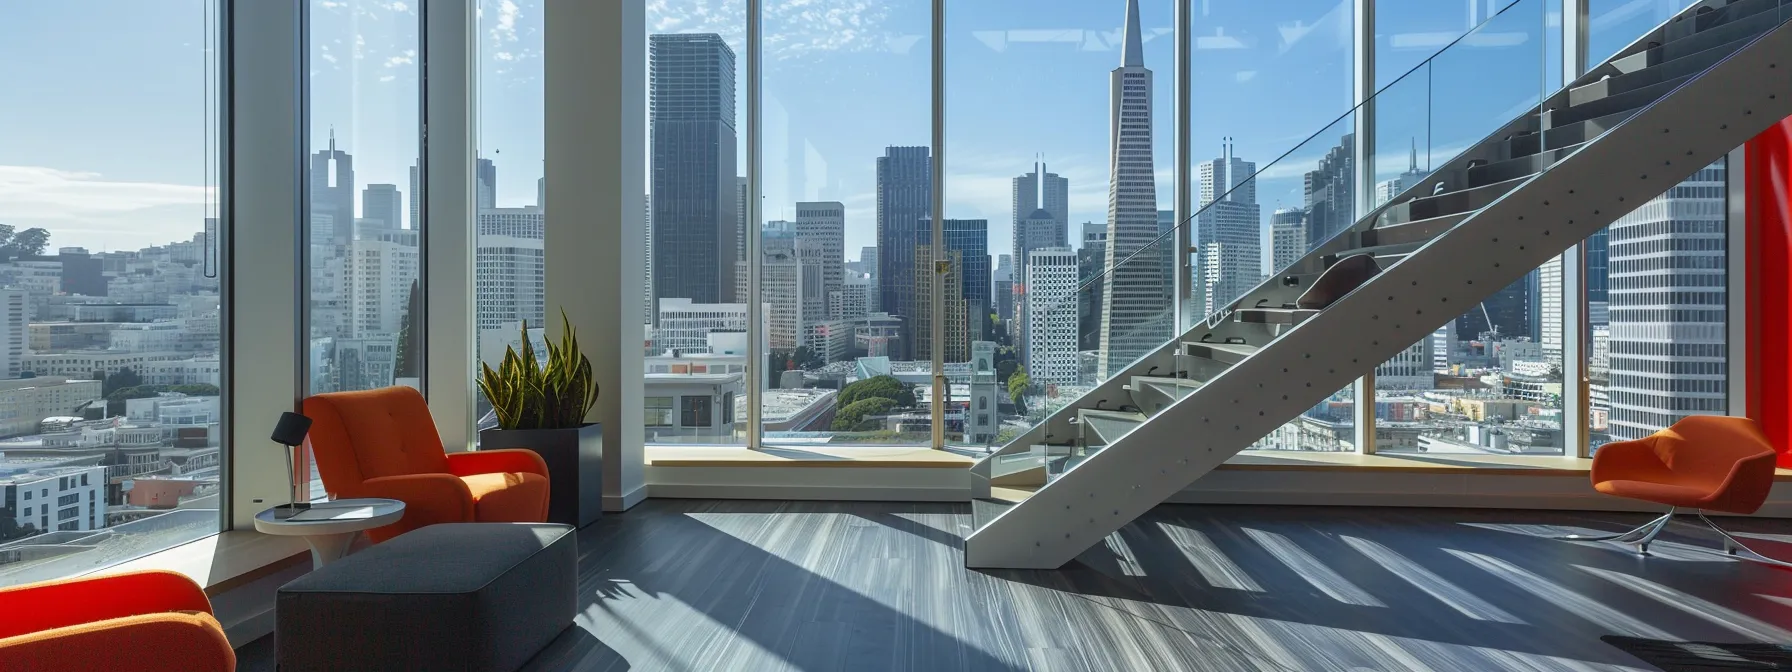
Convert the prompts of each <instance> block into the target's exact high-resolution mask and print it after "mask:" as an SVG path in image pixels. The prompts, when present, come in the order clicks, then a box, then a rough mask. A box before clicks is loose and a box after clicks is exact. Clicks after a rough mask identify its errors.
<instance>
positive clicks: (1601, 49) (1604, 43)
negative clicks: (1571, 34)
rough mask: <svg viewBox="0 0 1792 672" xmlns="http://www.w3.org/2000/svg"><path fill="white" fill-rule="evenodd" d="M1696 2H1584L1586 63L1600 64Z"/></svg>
mask: <svg viewBox="0 0 1792 672" xmlns="http://www.w3.org/2000/svg"><path fill="white" fill-rule="evenodd" d="M1696 1H1697V0H1587V62H1588V63H1604V62H1605V60H1606V59H1608V58H1611V57H1612V56H1613V55H1615V54H1617V53H1618V52H1619V51H1620V50H1622V49H1623V48H1624V47H1626V46H1629V45H1630V43H1632V42H1635V41H1636V40H1637V38H1639V37H1642V36H1643V34H1644V33H1647V32H1649V31H1650V30H1654V29H1655V27H1656V26H1659V25H1661V24H1662V23H1663V22H1665V21H1667V20H1668V19H1671V18H1674V15H1675V14H1679V13H1680V10H1683V9H1686V8H1687V7H1690V6H1692V4H1693V3H1694V2H1696Z"/></svg>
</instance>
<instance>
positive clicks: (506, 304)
mask: <svg viewBox="0 0 1792 672" xmlns="http://www.w3.org/2000/svg"><path fill="white" fill-rule="evenodd" d="M478 222H479V229H478V237H477V238H476V239H475V240H476V242H475V248H474V252H473V259H474V267H475V268H477V269H478V272H477V273H476V274H474V276H473V308H474V319H475V323H476V324H477V325H478V328H479V331H481V332H484V331H489V330H495V329H507V328H513V327H514V325H515V323H516V322H518V321H522V320H527V321H528V323H529V325H530V326H532V327H535V326H546V325H545V324H544V322H545V320H546V318H547V310H546V306H547V302H546V289H547V288H546V273H547V265H546V258H545V257H544V256H543V255H544V254H545V248H544V244H543V243H544V238H545V228H546V217H545V216H544V215H543V214H542V212H541V209H540V208H533V207H529V208H486V209H484V210H482V211H480V213H479V218H478Z"/></svg>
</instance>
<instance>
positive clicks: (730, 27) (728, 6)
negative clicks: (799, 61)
mask: <svg viewBox="0 0 1792 672" xmlns="http://www.w3.org/2000/svg"><path fill="white" fill-rule="evenodd" d="M768 4H769V6H767V7H766V8H765V9H764V12H765V16H764V19H763V20H764V26H765V44H764V45H763V48H764V50H765V57H766V58H767V59H771V60H783V59H792V58H801V57H804V56H807V55H810V54H816V53H832V52H855V51H892V52H898V53H903V52H906V51H907V50H908V49H910V48H911V47H913V46H914V45H915V44H916V43H917V42H918V41H919V40H920V39H921V37H922V36H920V35H913V34H906V33H901V32H898V31H894V30H890V29H889V28H888V27H887V26H886V24H887V22H888V20H889V18H890V13H891V10H890V6H889V4H888V3H887V2H886V1H885V0H784V1H781V2H776V3H768ZM647 26H648V32H650V33H715V34H718V35H721V36H722V39H723V40H724V41H726V42H727V43H728V44H729V45H730V46H733V47H735V48H736V49H744V48H745V46H746V5H745V3H744V2H743V1H742V0H648V3H647Z"/></svg>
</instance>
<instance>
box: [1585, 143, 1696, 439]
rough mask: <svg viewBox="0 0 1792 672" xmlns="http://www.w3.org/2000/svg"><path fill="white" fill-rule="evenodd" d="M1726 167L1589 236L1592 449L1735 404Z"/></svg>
mask: <svg viewBox="0 0 1792 672" xmlns="http://www.w3.org/2000/svg"><path fill="white" fill-rule="evenodd" d="M1726 168H1727V162H1726V161H1718V162H1717V163H1714V164H1711V166H1709V167H1707V168H1705V169H1703V170H1700V171H1699V172H1698V173H1697V174H1696V175H1694V176H1693V177H1692V178H1690V179H1688V180H1686V181H1685V182H1681V183H1680V184H1679V186H1676V187H1674V188H1673V189H1670V190H1668V192H1667V193H1665V194H1662V195H1661V196H1659V197H1657V198H1655V199H1653V200H1650V201H1649V202H1648V203H1646V204H1644V205H1643V206H1642V207H1640V208H1637V209H1636V210H1635V211H1633V212H1631V213H1630V214H1627V215H1625V216H1623V217H1622V218H1619V219H1618V221H1617V222H1616V223H1614V224H1612V225H1611V226H1609V227H1607V228H1606V230H1605V231H1604V232H1602V233H1600V234H1597V235H1595V236H1594V238H1593V239H1591V240H1589V241H1588V245H1587V248H1588V251H1587V256H1588V261H1587V276H1588V278H1587V290H1588V291H1587V300H1588V302H1589V305H1588V311H1587V312H1588V313H1589V314H1590V315H1591V316H1592V317H1591V319H1590V320H1589V323H1590V325H1589V326H1590V328H1591V331H1592V334H1591V336H1592V345H1591V357H1590V361H1591V364H1590V369H1591V371H1590V373H1591V378H1592V383H1591V385H1590V387H1591V390H1590V394H1589V396H1590V397H1591V401H1592V403H1591V407H1592V410H1591V416H1590V418H1589V420H1590V422H1589V424H1590V425H1591V426H1590V429H1591V432H1590V443H1591V445H1592V446H1593V447H1594V448H1595V449H1597V448H1598V446H1599V445H1601V444H1604V443H1606V442H1608V441H1622V440H1626V439H1639V438H1642V437H1645V436H1648V435H1650V434H1653V433H1654V432H1656V431H1657V430H1660V429H1662V428H1665V427H1667V426H1669V425H1672V424H1674V422H1675V421H1677V420H1679V419H1681V418H1684V417H1687V416H1689V415H1723V414H1725V413H1726V412H1728V410H1729V396H1728V390H1729V377H1728V371H1729V364H1728V356H1727V355H1728V352H1729V342H1728V334H1729V328H1728V320H1729V315H1728V314H1727V311H1726V307H1727V306H1728V298H1727V290H1726V287H1727V286H1728V284H1729V281H1730V278H1729V277H1728V272H1727V271H1728V268H1729V266H1728V261H1729V260H1728V259H1727V254H1726V246H1727V242H1726V239H1725V231H1726V228H1727V219H1726V218H1727V213H1728V210H1729V206H1728V201H1727V194H1728V186H1727V184H1726V180H1727V176H1726V172H1727V170H1726ZM1601 299H1605V300H1601ZM1608 301H1609V303H1608Z"/></svg>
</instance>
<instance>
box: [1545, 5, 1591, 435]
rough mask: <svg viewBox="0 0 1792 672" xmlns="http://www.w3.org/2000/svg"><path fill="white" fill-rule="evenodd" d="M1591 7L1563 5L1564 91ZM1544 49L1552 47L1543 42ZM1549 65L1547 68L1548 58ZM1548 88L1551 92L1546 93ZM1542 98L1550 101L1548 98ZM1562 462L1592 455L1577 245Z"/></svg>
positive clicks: (1567, 298) (1569, 306)
mask: <svg viewBox="0 0 1792 672" xmlns="http://www.w3.org/2000/svg"><path fill="white" fill-rule="evenodd" d="M1587 2H1588V0H1562V5H1561V9H1562V83H1563V85H1564V86H1566V85H1567V84H1568V83H1570V82H1573V81H1574V80H1575V79H1576V78H1578V77H1580V75H1581V73H1583V72H1586V70H1587V65H1588V64H1587ZM1548 15H1549V12H1548V8H1545V9H1544V17H1545V30H1547V24H1548V18H1547V17H1548ZM1543 43H1544V48H1548V44H1549V41H1548V40H1544V41H1543ZM1545 56H1546V58H1545V59H1544V60H1545V62H1548V59H1547V54H1545ZM1546 88H1547V87H1546ZM1541 95H1545V96H1547V95H1548V92H1544V93H1543V94H1541ZM1561 292H1562V294H1561V301H1562V331H1563V334H1562V457H1567V458H1576V457H1587V456H1589V455H1590V450H1591V444H1590V443H1589V437H1588V432H1587V429H1588V426H1589V422H1588V421H1589V417H1588V415H1589V413H1588V404H1589V403H1590V402H1591V400H1592V395H1591V393H1590V391H1589V386H1590V377H1591V372H1590V371H1588V368H1589V367H1590V362H1589V359H1588V358H1589V357H1591V355H1592V347H1593V344H1592V343H1591V342H1590V341H1589V339H1588V334H1587V324H1588V322H1589V320H1590V319H1591V315H1590V314H1589V313H1588V306H1587V246H1586V243H1584V242H1582V243H1576V244H1575V245H1574V247H1571V248H1568V251H1567V252H1563V253H1562V288H1561Z"/></svg>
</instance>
